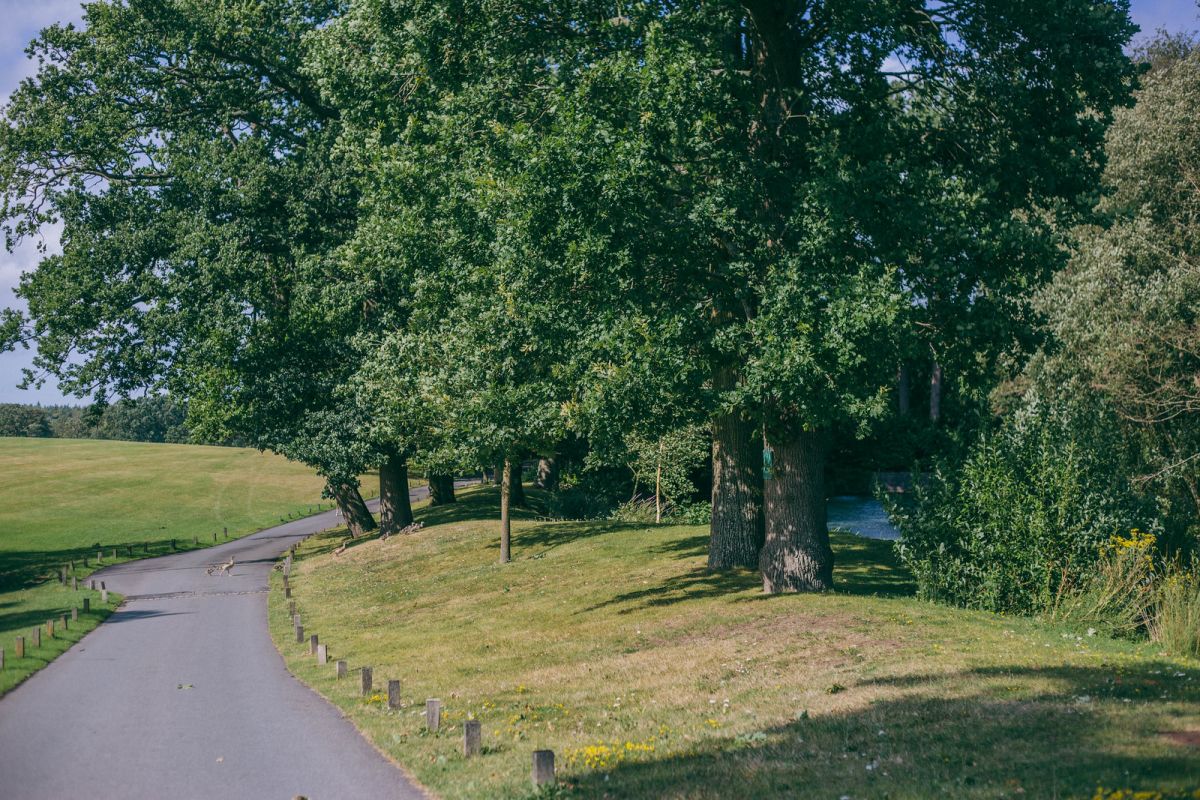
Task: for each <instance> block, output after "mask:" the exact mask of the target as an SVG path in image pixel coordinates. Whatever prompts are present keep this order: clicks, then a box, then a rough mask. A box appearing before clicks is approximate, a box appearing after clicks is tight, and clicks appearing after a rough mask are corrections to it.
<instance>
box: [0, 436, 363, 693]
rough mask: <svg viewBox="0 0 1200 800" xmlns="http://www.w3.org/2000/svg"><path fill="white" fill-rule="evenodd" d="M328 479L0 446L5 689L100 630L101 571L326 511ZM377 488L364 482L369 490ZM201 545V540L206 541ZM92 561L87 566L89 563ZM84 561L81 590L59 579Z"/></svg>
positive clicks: (134, 448) (100, 451) (91, 444)
mask: <svg viewBox="0 0 1200 800" xmlns="http://www.w3.org/2000/svg"><path fill="white" fill-rule="evenodd" d="M322 486H323V483H322V481H321V480H320V478H318V477H317V476H316V475H315V474H314V473H313V471H312V470H310V469H309V468H307V467H305V466H303V465H301V464H295V463H292V462H289V461H287V460H286V459H283V458H280V457H278V456H273V455H269V454H263V453H259V452H258V451H256V450H250V449H244V448H229V447H200V446H194V445H170V444H142V443H135V442H108V441H93V440H74V439H20V438H0V647H2V648H3V649H4V651H5V663H4V669H3V670H0V693H3V692H5V691H7V690H8V689H10V688H12V687H13V686H14V685H16V684H17V683H19V682H20V681H21V680H24V679H25V678H26V677H28V675H29V674H31V673H32V672H33V671H35V670H36V669H38V668H40V667H42V666H44V665H45V664H46V663H48V662H49V661H50V660H51V659H52V658H53V657H54V656H56V655H58V654H59V653H61V652H62V651H63V650H65V649H66V648H67V647H69V646H70V644H72V643H74V642H75V641H78V639H79V638H81V637H82V636H83V635H84V634H85V633H86V632H87V631H88V630H91V629H92V628H94V627H95V626H96V625H97V624H98V623H99V622H100V621H101V620H102V619H103V618H104V617H105V616H107V614H108V613H109V612H110V610H111V608H112V607H114V606H115V603H116V602H117V601H118V600H119V598H117V597H115V596H110V602H109V605H108V607H107V608H105V607H102V606H101V604H100V593H99V592H90V591H85V590H83V589H82V587H83V586H84V585H85V584H84V582H83V579H84V578H85V577H86V576H87V575H88V574H90V573H91V572H92V571H93V570H94V569H95V568H96V554H97V550H98V549H102V550H103V551H104V561H103V564H104V565H107V564H111V563H115V562H114V559H113V558H112V551H113V550H114V549H116V550H117V554H118V555H117V558H116V559H115V561H127V560H129V559H130V557H129V555H128V549H127V548H128V547H129V546H132V547H133V552H134V557H137V558H144V557H146V556H147V555H163V554H165V553H168V552H171V550H172V547H171V540H172V539H174V540H175V547H176V549H178V550H184V549H190V548H194V547H204V546H211V545H212V544H213V538H212V537H213V534H214V533H217V534H219V536H218V542H223V541H225V538H224V529H225V528H228V529H229V536H230V538H231V539H232V538H234V537H237V536H243V535H245V534H248V533H252V532H254V531H256V530H259V529H261V528H263V527H268V526H270V525H273V524H278V523H279V521H280V520H281V519H288V518H294V517H298V516H302V515H305V514H307V513H309V512H316V511H317V510H318V509H319V508H320V507H321V504H322V502H324V506H323V507H324V508H326V509H328V508H329V507H330V504H329V501H322V500H321V489H322ZM367 488H369V486H368V485H364V491H365V490H366V489H367ZM197 539H198V540H199V543H198V544H196V540H197ZM85 558H86V559H88V565H87V566H86V567H85V566H84V564H83V559H85ZM72 561H73V562H74V563H75V571H74V574H75V576H76V577H77V578H79V579H80V586H81V591H79V592H72V591H71V590H70V586H69V585H68V586H66V587H64V586H62V585H60V584H59V582H58V575H59V570H60V569H61V568H62V567H63V566H64V565H67V564H69V563H71V562H72ZM83 597H88V598H89V599H90V603H91V607H92V613H91V614H89V615H82V616H81V618H80V619H79V620H78V622H77V623H72V624H71V625H70V627H69V628H68V631H67V632H66V634H65V635H64V634H63V633H62V632H61V631H56V637H55V638H54V639H49V638H47V637H46V636H45V635H44V634H45V631H43V638H42V645H43V646H42V647H41V648H39V649H29V639H30V631H31V629H32V628H34V627H36V626H38V625H42V624H44V623H45V622H46V620H48V619H51V618H53V619H57V618H58V617H59V616H60V615H61V614H67V615H68V616H69V614H70V611H71V608H73V607H80V606H81V602H82V598H83ZM19 635H24V636H25V637H26V646H27V651H26V652H27V657H26V658H24V659H19V660H18V659H14V637H15V636H19Z"/></svg>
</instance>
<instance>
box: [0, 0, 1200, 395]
mask: <svg viewBox="0 0 1200 800" xmlns="http://www.w3.org/2000/svg"><path fill="white" fill-rule="evenodd" d="M1132 15H1133V21H1134V22H1135V23H1137V24H1138V25H1139V26H1141V29H1142V32H1143V35H1145V34H1148V33H1152V32H1154V31H1155V30H1157V29H1158V28H1165V29H1167V30H1169V31H1185V30H1186V31H1194V30H1197V29H1200V21H1198V19H1197V17H1198V14H1197V6H1196V3H1195V2H1194V0H1133V3H1132ZM80 17H81V12H80V5H79V0H0V19H3V20H4V23H5V24H4V25H3V26H0V97H4V98H7V97H8V95H9V94H10V93H11V92H12V91H13V89H15V88H16V87H17V85H18V84H19V83H20V81H21V79H22V78H24V77H26V76H28V75H29V74H31V73H32V68H31V63H30V62H29V61H28V60H27V59H26V58H25V52H24V51H25V46H26V44H28V42H29V40H30V39H32V38H33V37H34V36H35V35H36V34H37V32H38V31H39V30H41V29H42V28H44V27H45V26H47V25H50V24H53V23H54V22H72V21H78V20H79V19H80ZM37 244H38V243H35V242H25V243H24V244H22V245H21V247H19V248H18V249H17V250H16V251H15V252H13V253H6V252H3V251H2V250H0V307H3V306H8V307H21V305H22V304H21V303H20V301H19V300H18V299H17V298H16V297H15V296H14V295H13V288H14V287H15V286H16V285H17V281H18V280H19V278H20V275H21V273H22V272H25V271H28V270H32V269H33V268H34V267H35V266H36V265H37V262H38V260H39V258H41V255H40V253H39V251H38V246H37ZM41 244H42V245H43V246H44V247H46V248H48V249H49V251H50V252H53V250H54V248H56V247H57V246H58V231H57V230H53V229H51V230H46V231H44V232H43V237H42V242H41ZM30 363H31V353H30V352H28V351H20V350H18V351H17V352H15V353H0V402H4V403H33V402H41V403H62V402H71V403H78V402H80V401H78V400H74V399H69V400H65V399H64V398H63V396H62V395H61V394H59V392H58V390H57V388H56V387H55V386H54V385H53V384H48V385H46V386H44V387H42V388H41V389H40V390H29V391H22V390H20V389H17V388H16V386H17V384H18V383H19V382H20V380H21V369H22V368H23V367H28V366H29V365H30Z"/></svg>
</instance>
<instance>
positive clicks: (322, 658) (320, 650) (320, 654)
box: [317, 644, 329, 665]
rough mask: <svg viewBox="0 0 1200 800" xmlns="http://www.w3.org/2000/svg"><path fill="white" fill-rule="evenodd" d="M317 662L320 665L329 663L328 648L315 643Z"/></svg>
mask: <svg viewBox="0 0 1200 800" xmlns="http://www.w3.org/2000/svg"><path fill="white" fill-rule="evenodd" d="M317 663H318V664H321V665H325V664H328V663H329V648H328V647H326V646H325V645H323V644H319V645H317Z"/></svg>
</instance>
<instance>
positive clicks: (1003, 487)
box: [892, 397, 1157, 613]
mask: <svg viewBox="0 0 1200 800" xmlns="http://www.w3.org/2000/svg"><path fill="white" fill-rule="evenodd" d="M892 511H893V519H894V521H895V523H896V524H897V526H898V527H899V528H900V531H901V534H902V539H901V541H900V543H899V544H898V548H899V552H900V555H901V558H902V559H903V561H904V563H905V565H906V566H908V568H909V569H911V570H912V572H913V575H914V577H915V578H916V580H917V585H918V587H919V592H920V594H921V596H922V597H925V598H927V599H931V600H939V601H944V602H949V603H954V604H957V605H963V606H967V607H971V608H982V609H988V610H992V611H1004V612H1021V613H1028V612H1038V611H1045V610H1048V609H1049V608H1050V607H1051V605H1052V602H1053V600H1054V597H1055V596H1056V594H1057V593H1058V592H1059V591H1060V588H1061V587H1062V585H1063V584H1064V583H1067V584H1069V585H1070V586H1078V585H1080V584H1081V583H1082V580H1081V578H1082V576H1083V575H1084V574H1085V573H1086V572H1087V571H1088V570H1090V569H1091V568H1092V566H1093V564H1094V563H1095V562H1096V560H1097V558H1099V556H1100V552H1101V546H1102V545H1103V544H1104V543H1106V542H1108V540H1109V539H1110V538H1111V537H1112V536H1113V535H1115V534H1117V533H1120V532H1123V531H1128V530H1130V529H1131V528H1142V529H1147V530H1149V529H1152V528H1154V522H1155V520H1156V518H1157V514H1156V509H1155V508H1154V507H1153V506H1152V505H1151V504H1149V503H1148V502H1147V501H1146V500H1145V499H1144V498H1142V497H1140V496H1138V495H1137V493H1135V492H1134V491H1133V488H1132V487H1131V486H1130V483H1129V453H1128V451H1127V448H1126V444H1125V442H1124V441H1123V440H1122V439H1121V437H1120V435H1119V433H1118V432H1117V431H1116V429H1115V426H1114V424H1113V420H1112V416H1111V413H1109V412H1107V411H1106V409H1105V408H1104V407H1103V406H1100V405H1092V406H1079V405H1071V404H1070V403H1061V404H1059V403H1054V402H1046V401H1042V400H1040V399H1038V398H1036V397H1031V398H1030V399H1029V401H1028V403H1027V405H1026V407H1025V408H1023V409H1022V410H1021V411H1020V412H1019V413H1017V414H1016V415H1014V416H1013V417H1012V418H1011V419H1009V420H1006V421H1005V422H1004V423H1003V424H1002V425H1001V427H1000V429H999V430H998V431H996V432H995V433H992V434H990V435H987V436H985V437H983V438H982V439H981V440H980V441H979V442H978V443H977V444H976V445H975V446H974V447H972V448H971V449H970V450H969V452H968V453H967V455H966V457H965V460H964V461H963V463H961V464H960V465H948V464H946V465H942V467H941V469H939V470H938V471H937V472H936V473H935V474H934V477H933V480H932V482H931V485H930V486H928V487H925V488H918V490H917V492H916V493H915V501H914V502H911V503H903V504H898V505H895V506H894V507H893V509H892Z"/></svg>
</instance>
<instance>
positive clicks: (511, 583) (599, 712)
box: [270, 490, 1200, 798]
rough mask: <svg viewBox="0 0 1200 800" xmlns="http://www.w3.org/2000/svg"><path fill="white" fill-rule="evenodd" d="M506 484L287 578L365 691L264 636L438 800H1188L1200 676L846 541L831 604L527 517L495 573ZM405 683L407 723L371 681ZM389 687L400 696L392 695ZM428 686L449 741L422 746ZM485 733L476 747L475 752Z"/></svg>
mask: <svg viewBox="0 0 1200 800" xmlns="http://www.w3.org/2000/svg"><path fill="white" fill-rule="evenodd" d="M494 504H495V495H494V492H491V491H487V490H484V491H478V492H473V493H470V494H467V495H466V496H465V498H464V501H463V502H460V503H458V504H456V505H454V506H450V507H446V508H441V509H431V510H428V511H424V512H422V516H423V517H424V519H425V520H426V524H427V527H426V528H425V529H424V530H422V531H421V532H419V533H418V534H416V535H413V536H405V537H394V538H392V539H390V540H389V541H387V542H379V541H376V540H372V541H367V542H363V543H361V544H358V545H357V546H355V547H351V548H349V549H348V550H347V551H346V552H345V553H344V554H343V555H341V556H337V557H335V556H333V555H332V554H331V551H332V550H333V548H334V547H335V546H336V544H337V543H338V540H337V539H336V538H335V536H334V535H332V534H330V535H327V536H324V537H319V538H316V539H313V540H310V541H309V542H308V543H307V544H306V546H305V547H304V548H302V550H301V560H300V561H298V562H297V564H296V567H295V569H294V571H293V574H292V579H291V585H292V587H293V594H294V596H295V599H296V600H297V604H298V607H299V608H298V610H299V612H300V613H301V614H302V617H303V621H304V625H305V627H306V629H307V630H308V631H310V632H313V633H317V634H318V635H319V636H320V637H321V641H322V642H324V643H326V644H327V645H329V647H330V651H331V654H330V657H331V659H346V660H347V661H348V662H349V665H350V668H351V670H352V672H351V679H350V680H343V681H340V682H339V681H337V680H336V678H335V675H334V669H333V666H332V665H330V666H328V667H318V666H317V665H316V664H315V662H314V661H313V660H312V659H311V657H309V656H308V655H307V647H303V648H302V647H300V646H299V645H296V644H295V643H294V642H293V641H291V639H292V637H291V627H290V621H289V620H288V619H287V618H286V616H287V614H286V602H285V601H284V600H283V599H282V595H281V593H280V592H278V591H276V592H273V593H272V597H271V602H270V614H271V625H272V630H273V632H274V634H275V635H276V638H277V642H278V643H279V646H280V649H281V651H282V652H283V653H284V656H285V658H286V659H287V661H288V664H289V666H290V667H291V669H292V670H293V671H294V672H295V673H296V674H297V675H298V676H300V677H301V678H302V679H304V680H305V681H307V682H309V683H310V684H311V685H312V686H313V687H314V688H316V689H317V690H318V691H320V692H321V693H323V694H324V695H326V696H327V697H329V698H330V699H331V700H332V701H333V702H334V703H336V704H337V705H339V706H340V707H341V708H342V709H343V710H344V711H345V712H346V713H347V715H348V716H349V717H350V719H352V720H353V721H354V722H355V723H356V724H357V725H358V726H360V727H361V728H362V729H363V730H364V731H365V732H366V734H367V735H368V736H369V737H370V738H371V739H372V740H373V741H374V742H375V743H376V745H377V746H378V747H379V748H380V749H381V750H383V751H384V752H386V753H388V754H389V755H391V756H392V757H394V758H395V759H396V760H397V761H399V762H400V763H401V764H403V765H404V766H405V767H406V768H408V769H409V770H410V771H411V772H412V773H413V774H414V775H415V776H416V777H417V778H418V779H419V780H420V781H421V782H422V783H424V784H425V785H426V786H428V787H430V788H431V789H432V790H433V791H434V792H436V793H437V794H438V795H440V796H442V797H446V798H474V797H525V796H527V795H530V794H531V789H530V786H529V763H530V753H531V752H532V751H533V750H535V749H540V748H550V749H553V750H554V751H555V752H556V754H557V756H558V760H559V765H560V770H559V772H560V776H561V779H562V785H561V786H560V788H559V789H558V790H557V793H558V794H561V795H564V796H569V797H581V798H592V797H594V798H609V797H611V798H618V797H627V798H642V797H672V798H718V797H789V798H790V797H819V798H828V797H834V798H840V797H850V798H868V797H872V798H873V797H888V798H929V797H980V798H983V797H988V798H993V797H1088V798H1090V797H1092V796H1093V795H1094V794H1095V793H1096V791H1097V789H1098V787H1100V786H1104V787H1109V788H1114V787H1115V788H1125V787H1128V788H1137V789H1145V790H1155V791H1162V792H1164V793H1165V795H1166V796H1179V797H1183V796H1191V793H1192V792H1193V791H1195V790H1197V789H1200V774H1198V771H1197V768H1196V764H1197V763H1198V758H1200V753H1198V752H1197V750H1196V748H1195V746H1194V745H1192V744H1190V743H1189V741H1190V740H1187V739H1186V738H1185V737H1177V736H1176V737H1169V736H1164V735H1163V732H1165V731H1189V730H1195V729H1197V728H1200V703H1198V702H1197V701H1200V669H1198V668H1197V665H1196V664H1195V663H1194V662H1184V661H1179V660H1177V659H1172V658H1169V657H1167V656H1166V655H1164V654H1161V653H1159V652H1157V650H1156V648H1153V647H1150V646H1147V645H1135V644H1132V643H1128V642H1118V641H1112V640H1104V639H1100V638H1099V637H1094V636H1093V637H1089V636H1087V635H1086V633H1085V632H1077V631H1073V630H1069V629H1067V628H1059V627H1052V626H1046V625H1043V624H1038V623H1035V622H1033V621H1030V620H1024V619H1010V618H1004V617H1001V616H996V615H991V614H985V613H976V612H968V611H961V610H956V609H949V608H944V607H939V606H933V605H929V604H925V603H920V602H918V601H916V600H914V599H912V598H911V596H910V593H911V585H910V583H909V581H908V578H907V576H906V575H904V573H903V572H902V571H901V570H900V569H899V567H898V566H897V564H896V563H895V561H894V559H893V558H892V554H891V549H890V546H889V545H888V544H887V543H882V542H872V541H867V540H862V539H857V538H854V537H849V536H840V535H839V536H836V537H835V550H836V552H837V553H838V559H839V568H838V573H837V580H838V581H839V585H840V589H839V591H838V592H835V593H830V594H824V595H816V596H813V595H804V596H782V597H765V596H763V595H762V593H761V591H760V588H759V582H758V578H757V576H756V575H755V574H753V573H749V572H734V573H728V574H712V573H709V572H707V571H706V570H705V569H704V548H705V544H706V541H707V532H706V531H705V530H703V529H700V528H694V527H672V526H663V527H653V526H651V527H645V526H638V525H624V524H617V523H609V522H586V523H578V522H545V521H541V520H537V519H535V518H533V517H532V515H529V516H528V517H527V518H525V519H523V520H520V521H519V522H518V524H517V526H516V533H515V538H514V552H515V553H516V561H515V562H514V563H512V564H508V565H500V564H498V563H496V557H497V552H498V551H497V541H496V528H497V525H496V523H495V522H494V521H493V519H492V517H493V514H494ZM363 665H368V666H372V667H373V668H374V674H375V681H376V685H377V686H386V682H387V680H388V679H399V680H400V681H401V687H402V692H401V693H402V697H403V701H404V706H403V708H401V709H399V710H389V709H387V708H386V702H381V701H380V700H372V699H371V698H362V697H361V696H359V693H358V680H357V674H356V672H354V670H356V669H357V668H358V667H361V666H363ZM385 696H386V695H385V694H384V695H382V696H381V699H382V697H385ZM427 697H438V698H441V700H442V702H443V705H444V708H445V712H444V716H443V719H444V728H443V731H442V732H441V733H439V734H437V735H431V734H428V733H427V732H425V731H424V721H423V716H422V714H423V710H424V702H425V699H426V698H427ZM469 717H474V718H476V719H479V720H480V721H481V722H482V725H483V731H484V744H485V750H484V754H483V755H482V756H481V757H479V758H476V759H470V760H468V759H464V758H463V757H462V755H461V726H462V722H463V721H464V720H465V719H467V718H469Z"/></svg>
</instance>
